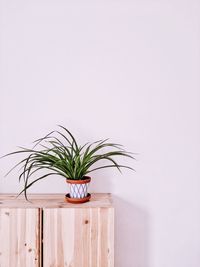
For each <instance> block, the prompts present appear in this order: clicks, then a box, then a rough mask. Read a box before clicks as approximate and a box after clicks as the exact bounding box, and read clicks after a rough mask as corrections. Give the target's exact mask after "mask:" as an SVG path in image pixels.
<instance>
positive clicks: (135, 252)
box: [0, 0, 200, 267]
mask: <svg viewBox="0 0 200 267" xmlns="http://www.w3.org/2000/svg"><path fill="white" fill-rule="evenodd" d="M199 14H200V2H199V1H198V0H182V1H181V0H171V1H170V0H165V1H162V0H161V1H156V0H150V1H147V0H146V1H145V0H133V1H128V0H125V1H122V0H116V1H114V0H108V1H103V0H97V1H88V0H86V1H79V0H75V1H64V0H57V1H56V0H54V1H53V0H51V1H47V0H34V1H30V0H0V140H1V141H0V153H1V154H5V153H7V152H10V151H12V150H14V149H16V146H30V145H31V141H33V140H34V139H36V138H39V137H41V136H43V135H44V134H46V133H47V132H49V131H51V130H52V129H55V127H56V125H57V124H63V125H65V126H66V127H68V128H69V129H70V130H71V131H72V132H73V133H74V135H75V136H76V137H77V138H78V140H79V141H80V142H87V141H95V140H99V139H101V138H107V137H109V138H111V140H112V141H114V142H119V143H122V144H124V145H125V147H126V148H127V149H128V150H130V151H133V152H138V153H139V155H138V156H137V161H135V162H130V161H125V163H127V164H131V165H132V166H133V167H134V168H135V169H136V173H133V172H131V171H127V170H125V171H124V172H123V175H120V174H119V173H118V172H117V171H116V170H113V171H111V170H104V171H99V172H96V173H94V174H93V181H92V185H91V191H94V192H111V193H113V194H114V196H115V203H116V232H115V236H116V251H115V252H116V253H115V258H116V259H115V266H116V267H199V266H200V230H199V226H200V204H199V201H200V194H199V186H200V180H199V178H200V157H199V153H200V142H199V136H200V105H199V101H200V78H199V73H200V17H199ZM17 160H18V157H13V158H7V159H4V160H1V161H0V176H1V179H0V192H1V193H4V192H19V190H20V189H21V188H22V184H21V185H19V184H18V179H17V175H18V173H17V172H14V173H13V174H11V175H10V176H9V177H7V178H3V176H4V174H5V173H6V171H7V170H9V168H11V167H12V166H13V164H14V163H15V162H17ZM66 190H67V187H66V184H65V181H64V180H63V179H62V178H60V177H53V178H48V179H47V180H46V181H43V182H40V183H38V184H37V185H35V187H34V188H33V189H32V192H54V193H57V192H63V193H64V192H66ZM101 267H103V266H101Z"/></svg>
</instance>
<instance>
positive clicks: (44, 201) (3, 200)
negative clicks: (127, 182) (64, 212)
mask: <svg viewBox="0 0 200 267" xmlns="http://www.w3.org/2000/svg"><path fill="white" fill-rule="evenodd" d="M29 200H30V202H28V201H26V200H25V198H24V196H19V197H18V198H16V195H13V194H0V208H9V207H10V208H29V209H30V208H98V207H105V208H106V207H107V208H108V207H111V206H112V199H111V195H110V194H107V193H94V194H92V197H91V200H90V201H89V202H86V203H83V204H70V203H67V202H66V201H65V196H64V194H42V195H41V194H30V195H29Z"/></svg>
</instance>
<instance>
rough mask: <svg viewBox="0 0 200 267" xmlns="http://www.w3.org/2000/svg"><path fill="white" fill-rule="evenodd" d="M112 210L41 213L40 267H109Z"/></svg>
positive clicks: (90, 209)
mask: <svg viewBox="0 0 200 267" xmlns="http://www.w3.org/2000/svg"><path fill="white" fill-rule="evenodd" d="M113 221H114V219H113V208H66V209H65V208H59V209H44V210H43V266H44V267H113V266H114V261H113V256H114V255H113V253H114V245H113V243H114V242H113V241H114V240H113V239H114V234H113V230H114V229H113V228H114V225H113Z"/></svg>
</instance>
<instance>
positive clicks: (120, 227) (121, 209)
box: [113, 196, 150, 267]
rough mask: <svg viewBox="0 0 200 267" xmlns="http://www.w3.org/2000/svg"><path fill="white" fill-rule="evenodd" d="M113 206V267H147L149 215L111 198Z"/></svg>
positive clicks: (124, 202) (120, 200) (116, 198)
mask: <svg viewBox="0 0 200 267" xmlns="http://www.w3.org/2000/svg"><path fill="white" fill-rule="evenodd" d="M113 199H114V205H115V267H122V266H123V267H149V266H150V265H149V215H148V213H147V212H146V211H145V210H143V209H141V208H140V207H137V206H134V205H132V204H131V203H128V202H126V201H124V200H123V199H121V198H118V197H117V196H113Z"/></svg>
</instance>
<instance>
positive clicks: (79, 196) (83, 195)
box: [65, 176, 91, 204]
mask: <svg viewBox="0 0 200 267" xmlns="http://www.w3.org/2000/svg"><path fill="white" fill-rule="evenodd" d="M90 181H91V178H90V177H89V176H84V177H83V179H82V180H74V179H66V182H67V183H68V185H69V194H67V195H66V196H65V198H66V200H67V201H68V202H70V203H74V204H76V203H77V204H79V203H84V202H87V201H89V200H90V198H91V195H90V194H89V193H88V187H89V183H90Z"/></svg>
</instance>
